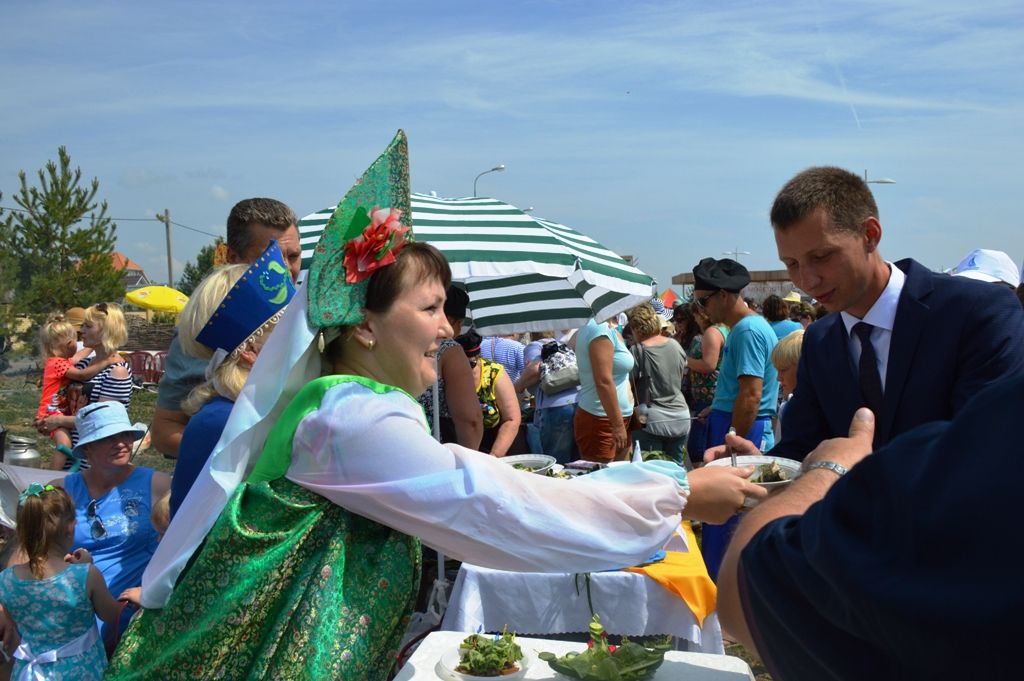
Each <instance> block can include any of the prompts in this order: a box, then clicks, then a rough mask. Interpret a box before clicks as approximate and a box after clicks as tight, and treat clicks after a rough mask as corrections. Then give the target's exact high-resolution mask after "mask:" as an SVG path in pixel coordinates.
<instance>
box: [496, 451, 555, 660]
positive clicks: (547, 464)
mask: <svg viewBox="0 0 1024 681" xmlns="http://www.w3.org/2000/svg"><path fill="white" fill-rule="evenodd" d="M499 461H502V462H504V463H507V464H508V465H509V466H513V465H515V464H519V465H521V466H528V467H529V468H530V469H531V470H532V471H533V472H534V473H537V474H539V475H547V474H548V471H550V470H551V469H552V468H553V467H554V465H555V457H553V456H548V455H547V454H516V455H514V456H503V457H501V459H499ZM503 678H504V677H503Z"/></svg>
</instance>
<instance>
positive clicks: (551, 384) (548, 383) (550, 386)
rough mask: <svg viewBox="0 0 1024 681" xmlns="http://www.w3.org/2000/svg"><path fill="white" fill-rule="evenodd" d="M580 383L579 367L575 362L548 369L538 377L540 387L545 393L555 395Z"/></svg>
mask: <svg viewBox="0 0 1024 681" xmlns="http://www.w3.org/2000/svg"><path fill="white" fill-rule="evenodd" d="M579 384H580V368H579V366H578V365H576V364H570V365H569V366H565V367H562V368H561V369H555V370H554V371H548V372H547V373H545V374H544V375H543V376H542V377H541V379H540V389H541V390H543V391H544V394H545V395H555V394H557V393H560V392H564V391H566V390H569V389H570V388H575V387H576V386H578V385H579Z"/></svg>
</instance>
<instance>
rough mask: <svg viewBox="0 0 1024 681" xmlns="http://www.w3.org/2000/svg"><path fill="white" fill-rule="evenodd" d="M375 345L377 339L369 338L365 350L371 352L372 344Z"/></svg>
mask: <svg viewBox="0 0 1024 681" xmlns="http://www.w3.org/2000/svg"><path fill="white" fill-rule="evenodd" d="M376 345H377V341H375V340H370V341H369V342H368V343H367V344H366V349H367V350H369V351H370V352H373V348H374V346H376Z"/></svg>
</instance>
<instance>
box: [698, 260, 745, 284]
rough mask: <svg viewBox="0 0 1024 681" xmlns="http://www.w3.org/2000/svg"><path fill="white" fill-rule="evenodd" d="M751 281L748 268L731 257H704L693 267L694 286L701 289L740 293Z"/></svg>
mask: <svg viewBox="0 0 1024 681" xmlns="http://www.w3.org/2000/svg"><path fill="white" fill-rule="evenodd" d="M749 283H750V272H748V271H747V268H746V267H744V266H743V265H741V264H739V263H738V262H736V261H735V260H732V259H730V258H722V259H721V260H715V259H714V258H704V259H703V260H701V261H700V262H699V263H697V266H696V267H694V268H693V288H694V289H696V290H699V291H718V290H722V291H728V292H729V293H739V292H740V291H741V290H742V289H743V287H744V286H746V285H747V284H749Z"/></svg>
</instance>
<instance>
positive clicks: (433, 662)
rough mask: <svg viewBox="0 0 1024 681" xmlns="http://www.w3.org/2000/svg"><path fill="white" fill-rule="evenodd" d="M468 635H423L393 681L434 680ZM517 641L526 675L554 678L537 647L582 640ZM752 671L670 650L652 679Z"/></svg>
mask: <svg viewBox="0 0 1024 681" xmlns="http://www.w3.org/2000/svg"><path fill="white" fill-rule="evenodd" d="M466 636H469V634H467V633H466V632H455V631H435V632H434V633H432V634H430V635H429V636H427V637H426V638H425V639H423V643H421V644H420V647H419V648H417V649H416V652H415V653H413V655H412V657H411V658H410V659H409V662H408V663H406V665H405V666H404V667H402V668H401V669H400V670H399V672H398V676H397V677H396V678H395V681H426V680H427V679H430V680H431V681H436V680H437V679H438V678H439V677H438V674H437V671H436V667H437V663H438V661H439V660H440V659H441V656H442V655H443V654H445V653H446V652H448V651H449V650H453V649H454V648H456V647H458V645H459V643H461V642H462V640H463V639H465V638H466ZM518 641H519V645H520V647H521V648H523V650H524V652H526V653H528V654H530V655H532V656H533V664H531V665H530V669H529V670H528V671H527V673H526V678H527V679H554V678H556V677H555V673H554V672H553V671H552V670H551V667H549V666H548V663H547V662H544V661H542V660H540V659H538V658H537V653H538V652H540V651H548V652H552V653H554V654H556V655H559V656H561V655H564V654H566V653H567V652H569V651H572V650H575V651H579V652H582V650H583V648H584V645H585V644H583V643H572V642H569V641H548V640H540V639H534V638H523V637H518ZM753 679H754V675H753V673H751V671H750V667H749V666H748V665H747V663H746V662H744V661H743V660H741V659H739V658H737V657H729V656H727V655H708V654H705V653H684V652H678V651H670V652H669V653H667V654H666V655H665V662H664V663H663V664H662V665H661V667H659V668H658V671H657V673H656V674H655V675H654V681H670V680H671V681H676V680H685V681H753Z"/></svg>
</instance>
